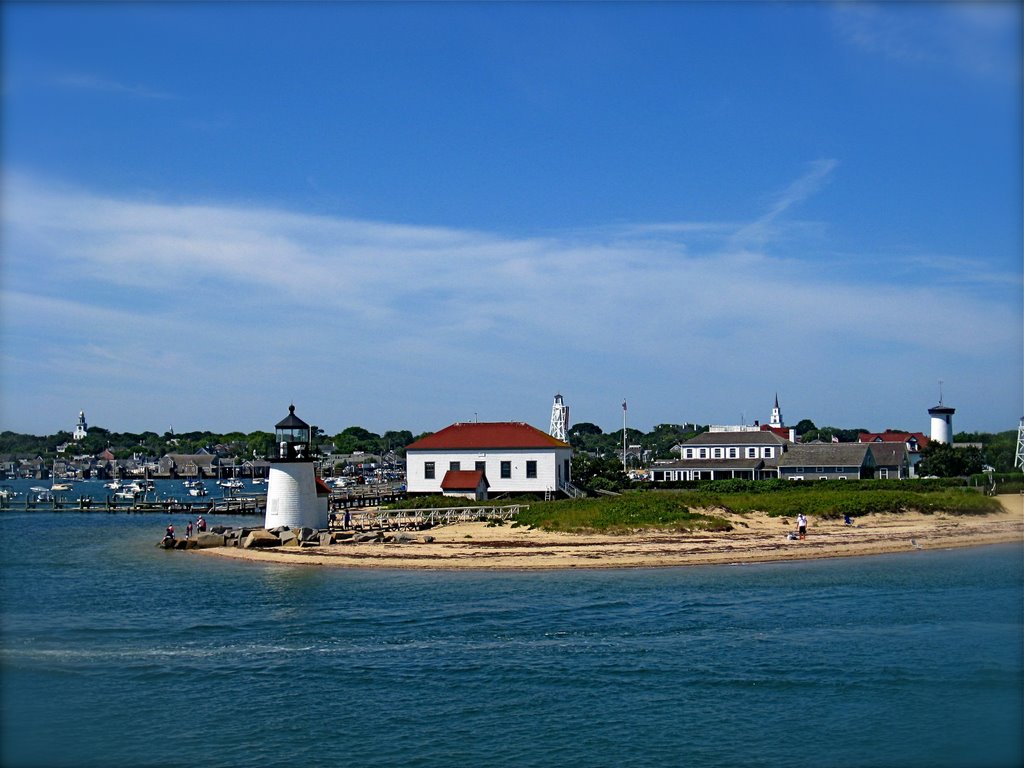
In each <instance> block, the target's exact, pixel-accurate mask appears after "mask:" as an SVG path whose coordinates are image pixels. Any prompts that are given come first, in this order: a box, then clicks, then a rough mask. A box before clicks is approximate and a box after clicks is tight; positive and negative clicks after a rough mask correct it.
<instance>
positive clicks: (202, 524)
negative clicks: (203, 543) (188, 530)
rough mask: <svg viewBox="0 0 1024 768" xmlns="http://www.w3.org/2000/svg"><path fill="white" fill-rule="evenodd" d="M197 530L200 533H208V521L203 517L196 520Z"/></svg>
mask: <svg viewBox="0 0 1024 768" xmlns="http://www.w3.org/2000/svg"><path fill="white" fill-rule="evenodd" d="M196 530H197V531H199V532H200V533H205V532H206V519H205V518H204V517H203V516H202V515H200V516H199V519H198V520H196Z"/></svg>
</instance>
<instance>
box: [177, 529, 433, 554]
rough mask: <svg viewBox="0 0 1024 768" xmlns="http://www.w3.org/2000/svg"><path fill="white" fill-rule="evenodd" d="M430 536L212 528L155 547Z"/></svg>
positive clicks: (409, 540)
mask: <svg viewBox="0 0 1024 768" xmlns="http://www.w3.org/2000/svg"><path fill="white" fill-rule="evenodd" d="M432 541H434V537H433V536H428V535H424V534H421V533H414V532H412V531H395V532H389V531H383V530H380V531H331V530H325V529H319V530H318V529H316V528H298V529H295V530H293V529H291V528H289V527H288V526H286V525H284V526H280V527H277V528H269V529H267V528H249V527H240V528H233V527H228V526H224V525H215V526H213V527H211V528H210V530H209V531H205V532H202V533H198V534H196V535H194V536H192V537H191V538H186V539H179V538H173V537H170V536H165V537H164V538H163V539H162V540H161V541H159V542H158V543H157V546H158V547H160V548H162V549H209V548H211V547H239V548H241V549H254V548H267V547H296V548H304V547H328V546H332V545H335V544H365V543H374V542H376V543H381V544H429V543H431V542H432Z"/></svg>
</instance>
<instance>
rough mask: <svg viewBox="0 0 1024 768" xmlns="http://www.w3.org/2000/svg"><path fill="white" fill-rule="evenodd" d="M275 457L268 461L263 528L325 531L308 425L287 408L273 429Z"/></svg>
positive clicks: (291, 408)
mask: <svg viewBox="0 0 1024 768" xmlns="http://www.w3.org/2000/svg"><path fill="white" fill-rule="evenodd" d="M274 429H275V445H276V448H277V451H276V453H277V457H276V458H270V459H269V461H270V473H269V475H268V478H267V515H266V520H265V522H264V527H266V528H277V527H279V526H285V525H286V526H288V527H289V528H292V529H297V528H313V529H322V528H326V527H327V517H328V513H327V509H326V505H325V504H323V503H321V502H320V501H318V500H317V483H316V473H315V472H314V471H313V450H312V448H313V446H312V435H311V429H310V426H309V424H307V423H306V422H304V421H303V420H302V419H300V418H299V417H298V416H296V415H295V406H294V405H290V406H288V415H287V416H286V417H285V418H284V419H282V420H281V421H279V422H278V423H277V424H276V425H275V427H274Z"/></svg>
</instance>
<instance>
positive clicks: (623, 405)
mask: <svg viewBox="0 0 1024 768" xmlns="http://www.w3.org/2000/svg"><path fill="white" fill-rule="evenodd" d="M622 410H626V401H625V400H623V401H622Z"/></svg>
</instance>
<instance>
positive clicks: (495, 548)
mask: <svg viewBox="0 0 1024 768" xmlns="http://www.w3.org/2000/svg"><path fill="white" fill-rule="evenodd" d="M999 501H1000V502H1001V504H1002V506H1003V511H1002V512H999V513H995V514H991V515H977V516H957V515H949V514H944V513H937V514H933V515H923V514H919V513H904V514H898V515H895V514H887V515H869V516H866V517H862V518H858V519H857V520H855V521H854V525H852V526H849V525H844V524H843V521H842V520H829V521H819V520H816V519H813V518H812V519H811V522H810V526H809V528H808V532H807V538H806V539H804V540H803V541H800V540H790V539H789V538H787V534H788V533H790V532H792V531H795V530H796V522H795V520H793V519H788V518H777V517H768V516H767V515H763V514H758V513H753V514H744V515H736V514H729V515H723V516H724V517H726V518H727V519H728V520H729V521H730V522H731V523H732V526H733V530H732V531H729V532H725V533H706V532H694V533H679V532H662V531H636V532H633V533H629V534H617V535H609V534H575V533H552V532H548V531H542V530H530V529H529V528H527V527H525V526H521V527H515V528H513V527H511V526H510V525H504V526H494V527H492V526H488V524H486V523H461V524H458V525H451V526H443V527H438V528H433V529H431V530H429V531H425V532H423V533H424V534H427V535H430V536H433V537H434V541H433V542H431V543H429V544H424V543H416V544H392V543H361V544H335V545H332V546H330V547H316V548H303V549H296V548H288V547H275V548H272V549H261V550H256V549H235V548H228V547H222V548H214V549H203V550H193V551H194V552H199V553H202V554H211V555H214V556H220V557H233V558H239V559H243V560H252V561H258V562H277V563H291V564H295V565H311V566H334V567H342V568H427V569H474V568H485V569H495V570H506V569H507V570H521V569H556V568H653V567H667V566H684V565H708V564H721V563H753V562H766V561H781V560H803V559H812V558H823V557H856V556H862V555H876V554H883V553H887V552H909V551H914V550H919V549H920V550H926V549H947V548H951V547H970V546H980V545H986V544H999V543H1007V542H1016V543H1024V496H1021V495H1006V496H1001V497H999ZM715 514H722V513H721V512H720V511H716V512H715Z"/></svg>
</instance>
